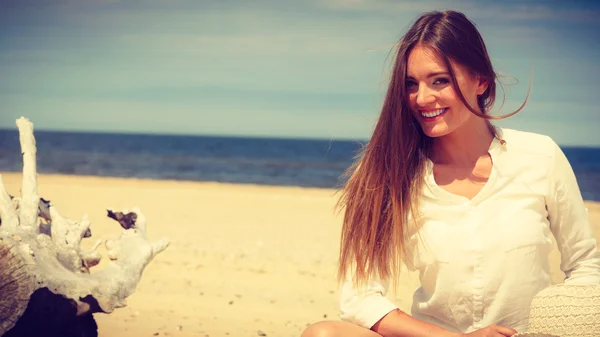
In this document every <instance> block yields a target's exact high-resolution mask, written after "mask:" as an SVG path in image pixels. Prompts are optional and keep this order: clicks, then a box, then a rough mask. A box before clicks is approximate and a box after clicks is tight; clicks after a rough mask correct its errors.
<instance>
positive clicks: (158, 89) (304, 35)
mask: <svg viewBox="0 0 600 337" xmlns="http://www.w3.org/2000/svg"><path fill="white" fill-rule="evenodd" d="M434 9H456V10H461V11H463V12H465V14H467V16H469V17H470V18H471V19H472V20H473V21H474V22H475V24H476V25H477V26H478V28H479V29H480V31H481V33H482V35H483V36H484V39H485V41H486V43H487V45H488V49H489V51H490V54H491V56H492V59H493V62H494V64H495V67H496V70H497V71H498V72H500V73H501V74H504V75H508V76H512V77H514V78H517V79H518V80H519V83H518V84H517V85H511V86H508V87H506V89H507V102H506V104H505V108H504V110H503V111H504V112H509V111H511V109H513V108H516V107H517V106H519V105H520V102H521V101H522V100H523V99H524V97H525V94H526V92H527V86H528V83H529V76H530V69H531V67H533V89H532V95H531V99H530V102H529V103H528V105H527V107H526V109H525V110H524V111H523V112H521V113H520V114H518V115H517V116H514V117H511V118H510V119H509V120H506V121H503V122H501V123H499V125H500V126H505V127H511V128H518V129H523V130H528V131H534V132H540V133H544V134H548V135H550V136H552V137H553V138H554V139H555V140H556V141H557V142H558V143H559V144H561V145H587V146H600V111H599V109H598V107H599V106H600V92H599V89H600V85H599V80H600V64H599V63H598V60H600V22H599V20H598V19H597V18H599V17H600V2H597V3H596V4H594V2H593V1H569V2H568V4H567V2H565V1H560V2H559V1H535V2H534V1H526V0H524V1H475V0H452V1H399V0H398V1H391V0H330V1H325V0H305V1H282V0H258V1H241V0H220V1H200V0H196V1H191V0H170V1H167V0H160V1H159V0H147V1H136V0H131V1H125V0H121V1H119V0H45V1H41V0H0V128H14V127H15V126H14V120H15V119H16V118H18V117H19V116H26V117H28V118H30V119H31V120H32V121H33V122H34V124H35V126H36V128H37V129H52V130H77V131H110V132H144V133H182V134H211V135H244V136H268V137H282V136H284V137H302V138H306V137H308V138H325V139H348V138H354V139H356V138H358V139H368V138H369V137H370V133H371V131H372V129H373V126H374V123H375V121H376V118H377V115H378V113H379V109H380V106H381V103H382V98H383V94H384V92H385V89H386V84H387V76H388V71H387V70H388V68H389V65H390V61H391V59H390V57H389V52H390V48H391V46H392V45H393V44H394V43H395V42H396V41H397V40H398V38H399V37H400V36H401V35H402V33H403V32H404V31H406V29H407V27H408V26H409V24H410V22H411V21H412V20H413V19H414V18H415V17H416V16H418V15H419V14H420V13H422V12H424V11H429V10H434ZM506 82H509V83H511V82H515V81H514V80H512V79H511V78H507V79H506Z"/></svg>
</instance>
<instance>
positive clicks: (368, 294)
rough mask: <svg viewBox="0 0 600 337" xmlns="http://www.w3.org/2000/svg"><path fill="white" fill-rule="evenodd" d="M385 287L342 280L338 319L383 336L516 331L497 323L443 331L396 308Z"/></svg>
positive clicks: (381, 283) (450, 336) (453, 335)
mask: <svg viewBox="0 0 600 337" xmlns="http://www.w3.org/2000/svg"><path fill="white" fill-rule="evenodd" d="M387 288H388V284H387V282H384V281H380V280H371V281H370V282H369V283H368V284H366V285H364V286H361V287H355V286H354V285H353V283H352V282H351V281H346V282H344V283H343V284H342V287H341V291H340V311H341V318H342V320H344V321H347V322H349V323H353V324H356V325H359V326H362V327H364V328H367V329H371V330H373V331H375V332H377V333H378V334H380V335H381V336H383V337H402V336H414V337H418V336H423V337H426V336H428V337H460V336H470V337H477V336H512V335H513V334H515V333H516V331H515V330H514V329H511V328H508V327H503V326H497V325H491V326H488V327H485V328H484V329H480V330H477V331H474V332H472V333H471V334H467V335H464V334H461V333H456V332H451V331H448V330H445V329H443V328H441V327H439V326H437V325H434V324H431V323H427V322H423V321H421V320H418V319H416V318H414V317H412V316H410V315H408V314H406V313H404V312H403V311H401V310H400V309H398V307H397V306H396V305H395V304H393V303H392V302H391V301H390V300H388V299H387V298H386V297H385V294H386V292H387Z"/></svg>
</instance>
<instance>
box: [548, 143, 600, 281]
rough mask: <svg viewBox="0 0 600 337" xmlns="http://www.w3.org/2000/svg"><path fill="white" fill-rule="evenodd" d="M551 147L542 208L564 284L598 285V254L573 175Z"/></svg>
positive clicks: (599, 279) (570, 169)
mask: <svg viewBox="0 0 600 337" xmlns="http://www.w3.org/2000/svg"><path fill="white" fill-rule="evenodd" d="M553 146H554V148H555V149H554V156H553V158H552V159H551V163H550V170H549V177H548V178H549V179H550V193H549V197H548V200H547V201H546V205H547V208H548V220H549V222H550V229H551V230H552V233H553V235H554V237H555V239H556V243H557V245H558V249H559V251H560V253H561V264H560V268H561V269H562V271H563V272H564V273H565V275H566V279H565V283H600V251H598V244H597V242H596V239H595V238H594V233H593V231H592V226H591V224H590V220H589V216H588V214H587V209H586V207H585V204H584V203H583V198H582V196H581V193H580V191H579V186H578V185H577V180H576V178H575V174H574V173H573V169H572V168H571V165H570V164H569V161H568V160H567V158H566V157H565V155H564V153H563V152H562V150H561V149H560V148H559V147H558V145H557V144H556V143H554V142H553Z"/></svg>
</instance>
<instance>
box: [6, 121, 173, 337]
mask: <svg viewBox="0 0 600 337" xmlns="http://www.w3.org/2000/svg"><path fill="white" fill-rule="evenodd" d="M17 126H18V128H19V134H20V141H21V149H22V153H23V182H22V188H21V197H20V198H16V197H15V198H12V197H11V196H10V195H9V194H8V193H7V191H6V189H5V187H4V182H3V181H2V177H1V176H0V221H1V222H0V336H44V337H47V336H54V334H55V335H56V336H80V337H83V336H86V337H88V336H96V335H97V332H96V326H95V322H94V320H93V316H92V313H95V312H104V313H110V312H112V311H113V310H114V309H115V308H120V307H123V306H125V305H126V298H127V297H128V296H129V295H131V294H132V293H133V292H134V290H135V287H136V286H137V284H138V283H139V281H140V278H141V276H142V273H143V271H144V268H145V267H146V266H147V265H148V263H149V262H150V261H151V260H152V259H153V258H154V256H156V255H157V254H158V253H160V252H162V251H163V250H164V249H165V248H166V247H167V246H168V245H169V241H168V240H167V239H162V240H160V241H158V242H155V243H150V242H149V241H148V240H147V239H146V217H145V216H144V214H143V213H142V212H141V211H140V210H139V209H137V208H134V209H132V210H123V211H121V212H113V211H111V210H109V211H108V212H109V216H110V217H111V218H113V219H115V220H117V221H118V222H119V223H120V225H121V226H122V227H123V228H124V230H123V232H122V234H121V236H120V237H119V238H118V239H117V240H114V241H106V242H105V246H106V248H107V251H108V256H109V258H110V259H111V261H112V262H110V264H109V265H108V266H107V267H106V268H104V269H103V270H100V271H98V272H96V273H92V274H90V272H89V269H90V268H91V267H93V266H95V265H97V264H98V263H99V262H100V259H101V255H100V253H99V252H98V251H97V250H96V249H97V248H98V246H99V245H100V244H102V242H103V241H102V240H100V241H98V242H97V243H96V245H95V246H94V248H93V249H92V250H90V251H84V250H82V249H81V240H82V239H83V238H84V237H88V236H91V232H90V229H89V227H90V221H89V220H88V218H87V215H84V217H83V218H82V220H80V221H74V220H70V219H67V218H63V217H62V216H61V215H60V213H59V212H58V210H57V209H56V207H54V205H53V204H52V203H51V202H49V201H47V200H45V199H43V198H40V197H39V196H38V195H37V170H36V162H35V158H36V146H35V138H34V137H33V125H32V124H31V123H30V122H29V121H28V120H27V119H25V118H23V117H21V118H20V119H18V120H17Z"/></svg>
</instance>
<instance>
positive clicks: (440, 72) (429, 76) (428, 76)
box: [407, 71, 450, 80]
mask: <svg viewBox="0 0 600 337" xmlns="http://www.w3.org/2000/svg"><path fill="white" fill-rule="evenodd" d="M438 75H450V73H448V72H447V71H437V72H434V73H429V75H427V78H431V77H434V76H438ZM407 79H411V80H414V77H412V76H408V77H407Z"/></svg>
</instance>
